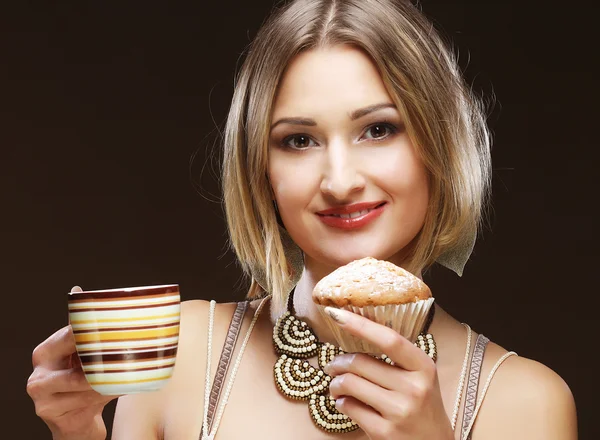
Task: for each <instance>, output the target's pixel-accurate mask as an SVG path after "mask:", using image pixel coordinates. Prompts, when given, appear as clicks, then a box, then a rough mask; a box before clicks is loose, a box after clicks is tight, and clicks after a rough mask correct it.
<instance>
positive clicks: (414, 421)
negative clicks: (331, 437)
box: [326, 308, 454, 440]
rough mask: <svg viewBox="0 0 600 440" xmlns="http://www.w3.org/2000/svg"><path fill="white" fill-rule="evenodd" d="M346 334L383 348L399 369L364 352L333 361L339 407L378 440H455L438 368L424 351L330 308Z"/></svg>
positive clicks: (331, 369) (334, 393)
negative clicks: (442, 393) (441, 388)
mask: <svg viewBox="0 0 600 440" xmlns="http://www.w3.org/2000/svg"><path fill="white" fill-rule="evenodd" d="M327 310H331V312H332V313H335V315H337V319H336V317H334V316H333V315H332V318H333V319H334V320H336V322H337V323H338V325H340V326H341V327H342V328H343V329H344V331H347V332H349V333H352V334H353V335H355V336H357V337H359V338H361V339H364V340H366V341H368V342H370V343H372V344H375V345H376V346H378V347H379V348H381V351H382V353H385V354H386V355H387V356H388V357H389V358H390V359H391V360H392V361H394V363H395V365H394V366H392V365H389V364H387V363H385V362H383V361H381V360H379V359H376V358H374V357H372V356H369V355H367V354H364V353H352V354H342V355H338V356H336V358H335V359H334V360H333V361H331V362H330V363H329V365H328V366H327V367H326V373H328V374H329V375H331V376H332V377H335V378H334V379H333V380H332V381H331V384H330V386H329V392H330V394H331V396H332V397H333V398H335V399H336V408H337V409H338V410H339V411H340V412H342V413H343V414H346V415H347V416H348V417H350V418H351V419H352V420H354V421H355V422H356V423H357V424H358V425H359V426H360V427H361V429H362V430H363V431H365V433H366V434H367V435H368V436H369V438H370V439H372V440H384V439H385V440H391V439H393V440H409V439H410V440H421V439H422V440H453V439H454V432H453V430H452V426H451V424H450V420H449V419H448V416H447V415H446V411H445V410H444V404H443V401H442V395H441V391H440V385H439V381H438V375H437V368H436V365H435V363H434V362H433V359H431V358H430V357H429V356H428V355H427V354H426V353H425V352H424V351H423V350H421V349H420V348H418V347H416V346H415V345H414V344H412V343H411V342H410V341H409V340H408V339H406V338H405V337H403V336H401V335H399V334H398V333H397V332H396V331H394V330H392V329H391V328H389V327H386V326H384V325H381V324H378V323H375V322H373V321H371V320H369V319H367V318H365V317H363V316H360V315H357V314H355V313H352V312H350V311H346V310H341V309H330V308H327Z"/></svg>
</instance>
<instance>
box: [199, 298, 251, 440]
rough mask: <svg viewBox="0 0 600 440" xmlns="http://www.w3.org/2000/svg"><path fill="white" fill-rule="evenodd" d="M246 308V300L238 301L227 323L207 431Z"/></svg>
mask: <svg viewBox="0 0 600 440" xmlns="http://www.w3.org/2000/svg"><path fill="white" fill-rule="evenodd" d="M247 308H248V301H240V302H238V303H237V306H236V308H235V312H233V316H232V317H231V322H230V323H229V329H228V330H227V337H226V338H225V343H224V344H223V349H222V350H221V357H220V358H219V364H218V366H217V372H216V373H215V378H214V380H213V384H212V389H211V391H210V399H209V405H208V414H207V424H208V432H210V430H211V429H212V424H213V418H214V414H215V409H216V408H217V403H219V398H220V396H221V390H222V388H223V383H224V382H225V378H226V377H227V370H228V369H229V364H230V362H231V355H232V354H233V350H234V349H235V344H236V342H237V339H238V336H239V334H240V329H241V327H242V321H243V319H244V315H245V313H246V309H247ZM207 322H209V321H207ZM202 431H203V430H202V428H201V429H200V437H199V438H200V439H202V434H203V432H202Z"/></svg>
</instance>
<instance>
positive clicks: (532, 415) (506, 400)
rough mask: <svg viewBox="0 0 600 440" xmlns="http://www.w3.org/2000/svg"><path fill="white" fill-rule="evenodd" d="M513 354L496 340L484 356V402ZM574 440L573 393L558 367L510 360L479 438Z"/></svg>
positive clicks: (487, 404)
mask: <svg viewBox="0 0 600 440" xmlns="http://www.w3.org/2000/svg"><path fill="white" fill-rule="evenodd" d="M506 353H507V350H505V349H504V348H503V347H501V346H499V345H497V344H495V343H493V342H490V343H489V344H488V348H487V349H486V352H485V356H484V363H483V367H482V372H481V379H480V384H479V393H478V399H479V397H480V396H481V391H482V389H483V387H484V386H485V382H486V379H487V378H488V376H489V374H490V373H491V370H492V369H493V367H494V366H495V365H496V364H497V362H498V361H499V360H500V359H501V358H502V356H504V355H505V354H506ZM507 438H511V439H512V440H520V439H527V440H537V439H544V440H554V439H556V440H558V439H560V440H572V439H576V438H577V417H576V409H575V401H574V399H573V394H572V392H571V390H570V388H569V386H568V385H567V383H566V382H565V381H564V380H563V379H562V378H561V377H560V376H559V375H558V374H557V373H556V372H555V371H553V370H552V369H550V368H549V367H547V366H545V365H543V364H542V363H540V362H537V361H535V360H532V359H528V358H526V357H522V356H509V357H507V358H506V359H505V360H504V361H503V362H502V363H501V365H500V366H499V367H498V368H497V370H496V372H495V374H494V376H493V378H492V380H491V382H490V384H489V388H488V391H487V394H486V396H485V400H484V401H483V404H482V406H481V410H480V411H479V415H478V416H477V419H476V423H475V424H474V426H473V439H474V440H477V439H486V440H495V439H507Z"/></svg>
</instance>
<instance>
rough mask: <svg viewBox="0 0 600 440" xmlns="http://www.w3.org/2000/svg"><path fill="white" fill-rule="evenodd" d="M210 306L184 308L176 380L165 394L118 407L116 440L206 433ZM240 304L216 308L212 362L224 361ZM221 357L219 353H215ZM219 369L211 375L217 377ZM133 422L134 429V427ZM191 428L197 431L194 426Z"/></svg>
mask: <svg viewBox="0 0 600 440" xmlns="http://www.w3.org/2000/svg"><path fill="white" fill-rule="evenodd" d="M209 310H210V301H205V300H189V301H183V302H182V303H181V322H180V329H179V344H178V348H177V359H176V363H175V369H174V371H173V376H172V377H171V379H170V380H169V382H168V383H167V384H166V385H165V386H164V387H163V388H162V389H161V390H159V391H157V392H153V393H141V394H133V395H127V396H122V397H120V398H119V401H118V403H117V411H116V413H115V421H114V427H113V439H115V438H117V439H120V438H148V439H150V438H156V439H163V438H165V439H169V438H181V437H182V436H183V435H180V434H181V433H184V432H190V431H192V432H194V431H197V432H198V433H199V432H200V424H201V423H202V420H201V417H199V416H198V414H200V415H201V414H202V412H203V409H204V404H203V402H204V377H205V374H206V361H207V345H208V340H207V338H208V322H209ZM234 310H235V303H218V304H216V306H215V314H214V329H213V344H212V345H213V347H217V349H214V348H213V353H212V356H211V357H212V359H211V360H212V361H213V362H214V361H215V358H216V357H218V355H219V352H218V349H220V347H221V345H222V344H223V341H224V339H225V335H226V332H227V328H228V325H229V321H230V319H231V316H232V314H233V311H234ZM215 351H217V352H216V353H215ZM214 371H215V368H214V367H213V368H212V369H211V372H214ZM132 421H133V422H134V423H132ZM190 423H191V425H190Z"/></svg>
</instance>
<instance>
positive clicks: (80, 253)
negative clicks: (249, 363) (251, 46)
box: [0, 0, 599, 439]
mask: <svg viewBox="0 0 600 440" xmlns="http://www.w3.org/2000/svg"><path fill="white" fill-rule="evenodd" d="M50 3H52V4H50ZM271 5H272V1H271V0H262V1H257V0H253V1H251V2H248V1H242V0H219V1H212V0H209V1H194V2H166V1H163V2H136V1H118V2H117V1H77V2H41V1H40V2H24V1H20V2H3V4H2V6H0V9H1V10H0V112H1V113H0V128H1V130H0V147H1V152H2V154H1V156H0V167H1V169H0V171H1V172H0V206H1V208H0V209H1V212H2V216H1V217H0V218H1V222H2V242H1V246H2V247H1V249H2V253H1V254H0V259H1V263H2V264H1V265H0V271H1V274H2V283H3V285H4V298H5V299H7V301H8V302H6V301H5V302H4V307H3V312H4V313H3V315H4V316H3V318H2V319H1V320H0V325H1V333H0V334H2V343H3V346H4V355H3V356H2V359H3V361H2V377H3V386H4V392H3V393H2V402H1V403H2V408H3V410H2V413H0V414H1V417H2V419H3V422H4V423H2V424H1V425H0V426H2V427H1V428H0V429H1V430H2V431H3V432H2V434H0V437H2V438H11V439H12V438H15V439H16V438H19V439H44V438H50V434H49V431H48V430H47V428H46V426H45V425H44V423H43V422H42V421H41V420H40V419H38V418H37V417H36V415H35V412H34V407H33V403H32V402H31V400H30V398H29V397H28V395H27V394H26V392H25V385H26V381H27V378H28V376H29V375H30V373H31V352H32V350H33V348H34V347H35V346H36V345H37V344H38V343H40V342H41V341H43V340H44V339H45V338H46V337H47V336H49V335H50V334H51V333H53V332H54V331H56V330H57V329H59V328H60V327H62V326H64V325H65V324H66V322H67V314H66V311H67V302H66V296H65V295H66V293H67V292H68V291H69V290H70V288H71V287H72V286H73V285H75V284H78V285H81V286H82V287H83V288H84V289H100V288H110V287H118V286H136V285H150V284H163V283H179V284H180V285H181V295H182V299H183V300H189V299H197V298H201V299H211V298H215V299H217V300H219V301H234V300H241V299H242V297H243V284H241V283H240V282H239V280H240V271H239V268H238V267H237V266H236V263H235V259H234V256H233V255H232V253H231V252H229V251H228V250H227V248H226V244H225V243H226V230H225V222H224V219H223V213H222V209H221V206H220V204H219V203H218V199H219V187H218V180H217V177H216V175H217V174H216V171H217V170H218V166H217V159H218V156H219V150H218V148H215V149H214V157H213V158H212V159H211V151H213V150H212V145H213V143H214V141H215V139H216V136H215V135H216V133H217V132H216V129H215V127H216V125H215V124H217V125H219V126H221V124H222V123H223V121H224V118H225V116H226V112H227V109H228V106H229V101H230V99H231V94H232V84H233V74H234V71H235V68H236V63H237V62H238V59H239V57H240V55H241V53H242V52H243V50H244V49H245V47H246V45H247V44H248V42H249V39H251V38H252V37H253V36H254V35H255V33H256V30H257V29H258V27H259V26H260V24H261V22H262V20H263V19H264V17H265V16H266V15H267V13H268V12H269V10H270V9H271ZM575 6H576V8H577V9H575ZM422 7H423V10H424V11H425V12H426V13H427V14H428V15H429V16H430V17H432V18H433V19H434V21H435V23H436V24H437V25H438V27H440V28H442V29H443V30H444V31H445V32H446V33H447V34H448V35H450V36H451V37H452V38H453V39H454V41H455V43H456V46H457V50H459V52H460V62H461V65H462V67H463V69H465V72H466V76H467V78H468V80H469V82H470V83H471V84H473V87H474V88H475V89H476V90H477V91H479V92H482V93H485V94H487V95H488V96H491V95H493V94H495V96H496V101H497V102H496V105H495V107H494V110H493V112H492V113H491V115H490V119H489V121H490V122H489V123H490V126H491V127H492V129H493V132H494V137H495V142H494V149H493V160H494V186H493V191H494V216H493V220H492V225H493V229H492V230H491V231H490V230H488V231H486V232H485V233H484V235H483V237H482V238H481V239H480V241H479V242H478V244H477V246H476V249H475V252H474V254H473V256H472V258H471V261H470V262H469V264H468V265H467V267H466V271H465V274H464V276H463V277H462V278H459V277H457V276H456V275H455V274H454V273H452V272H450V271H448V270H445V269H444V268H441V267H437V268H435V269H434V270H432V271H431V272H430V273H429V274H428V275H427V277H426V281H427V282H428V283H429V284H430V286H431V287H432V290H433V292H435V296H436V298H437V300H438V301H439V303H440V304H442V305H443V306H444V307H445V308H446V309H447V310H448V311H449V312H450V313H451V314H453V315H454V316H455V317H456V318H457V319H459V320H463V321H466V322H469V323H470V324H471V325H472V326H473V328H474V329H475V330H476V331H478V332H483V333H484V334H485V335H487V336H488V337H490V338H491V339H492V340H493V341H495V342H497V343H499V344H501V345H503V346H504V347H506V348H508V349H512V350H515V351H516V352H517V353H519V354H521V355H523V356H526V357H529V358H533V359H536V360H539V361H541V362H543V363H544V364H546V365H548V366H550V367H551V368H552V369H554V370H555V371H557V372H558V373H559V374H560V375H561V376H562V377H563V378H565V380H566V381H567V383H568V384H569V385H570V387H571V388H572V390H573V392H574V394H575V398H576V401H577V405H578V412H579V423H580V432H581V435H580V438H583V439H592V438H598V434H599V431H598V429H597V424H595V423H594V420H593V417H594V416H595V411H594V409H595V408H597V404H596V403H595V402H596V400H595V398H596V396H597V391H598V387H597V385H598V380H597V372H596V368H595V367H594V363H593V362H592V356H593V355H594V354H595V353H596V351H597V349H596V347H595V345H594V343H595V337H596V336H597V335H598V332H597V330H596V328H595V327H593V323H595V322H596V321H597V320H596V314H595V308H596V307H597V305H598V302H597V299H596V294H597V293H598V287H597V282H596V278H595V276H594V275H595V273H594V268H595V267H597V263H598V258H597V256H596V255H597V254H596V252H595V249H597V248H598V240H597V236H596V234H595V230H594V229H593V222H594V220H597V218H596V219H594V218H593V215H592V212H593V211H594V210H595V209H594V207H593V205H594V204H595V203H594V202H596V201H597V200H598V199H597V196H596V194H597V192H596V191H597V189H598V186H597V184H595V183H596V182H595V178H594V176H595V175H596V172H595V171H596V170H595V167H594V165H595V163H594V160H593V155H594V153H595V150H596V149H597V147H598V142H597V137H596V130H597V128H598V118H597V116H598V113H597V102H598V88H597V84H596V81H597V78H598V71H597V70H596V68H595V67H592V60H591V57H593V56H594V54H596V55H597V48H596V45H595V43H594V41H593V40H592V35H593V34H594V32H593V31H592V30H591V28H592V24H591V18H592V17H593V16H594V14H592V12H591V10H590V11H586V10H584V7H583V5H581V4H579V3H578V4H575V3H570V2H568V3H565V2H548V1H542V0H533V1H528V2H522V1H517V0H502V1H479V2H467V1H448V0H438V1H423V2H422ZM586 20H588V22H587V23H586ZM596 42H597V40H596ZM196 153H197V154H196ZM194 154H196V158H195V160H194V161H193V163H192V164H191V165H190V160H191V158H192V156H193V155H194ZM199 188H201V189H199ZM198 380H199V381H200V380H203V378H201V377H198ZM113 411H114V404H112V405H109V406H108V407H107V408H106V412H105V419H106V420H107V424H108V426H109V427H110V425H111V421H112V415H113ZM198 417H201V414H198Z"/></svg>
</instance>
